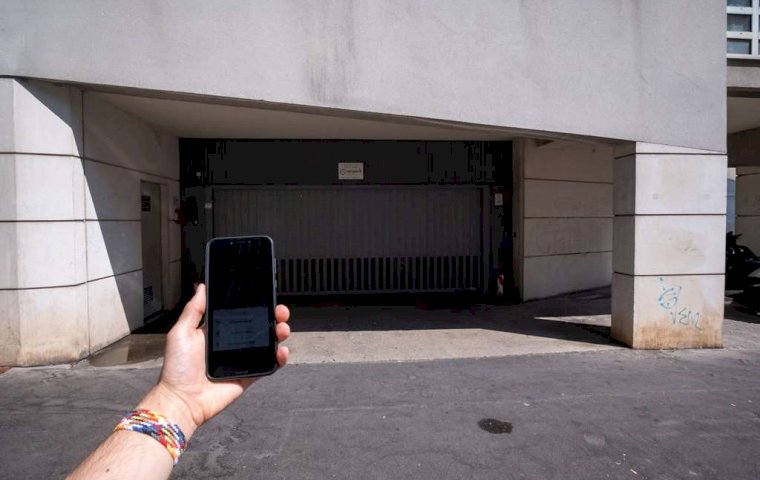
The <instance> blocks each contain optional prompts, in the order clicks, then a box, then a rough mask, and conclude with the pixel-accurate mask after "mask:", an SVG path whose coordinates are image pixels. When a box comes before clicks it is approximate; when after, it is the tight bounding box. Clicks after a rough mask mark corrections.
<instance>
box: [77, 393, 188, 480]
mask: <svg viewBox="0 0 760 480" xmlns="http://www.w3.org/2000/svg"><path fill="white" fill-rule="evenodd" d="M137 408H141V409H147V410H152V411H155V412H159V413H161V414H162V415H164V416H166V417H167V418H169V419H170V420H171V421H173V422H176V423H177V424H178V425H179V427H180V429H181V430H182V432H183V433H184V434H185V438H186V440H189V439H190V437H191V436H192V434H193V433H194V432H195V429H196V426H195V423H194V422H193V420H192V417H191V416H190V415H189V414H188V412H187V410H186V407H185V406H184V405H183V404H182V402H181V400H179V399H176V398H173V397H172V395H171V393H170V392H167V391H166V390H165V389H164V388H163V387H162V386H161V385H157V386H156V387H154V388H153V389H152V390H151V391H150V392H149V393H148V395H146V396H145V398H143V400H142V401H141V402H140V403H139V404H138V406H137ZM173 464H174V462H173V459H172V457H171V455H170V454H169V452H167V450H166V448H165V447H164V446H163V445H161V444H160V443H159V442H158V441H157V440H155V439H154V438H152V437H150V436H149V435H146V434H144V433H139V432H132V431H125V430H120V431H116V432H113V433H111V435H110V436H109V437H108V439H107V440H106V441H105V442H103V443H102V444H101V445H100V447H98V449H97V450H95V452H93V453H92V454H91V455H90V456H89V457H87V459H86V460H85V461H84V462H83V463H82V464H81V465H80V466H79V468H77V469H76V471H74V472H73V473H72V474H71V475H70V476H69V478H70V479H72V480H81V479H92V478H112V479H119V478H124V479H134V478H139V479H140V480H153V479H166V478H169V474H170V473H171V471H172V467H173Z"/></svg>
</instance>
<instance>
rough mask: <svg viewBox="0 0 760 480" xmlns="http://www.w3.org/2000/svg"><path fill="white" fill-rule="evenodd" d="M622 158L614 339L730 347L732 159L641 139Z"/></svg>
mask: <svg viewBox="0 0 760 480" xmlns="http://www.w3.org/2000/svg"><path fill="white" fill-rule="evenodd" d="M615 157H616V158H615V167H614V214H615V218H614V231H613V270H614V274H613V279H612V336H613V338H615V339H616V340H618V341H621V342H623V343H625V344H626V345H629V346H631V347H634V348H698V347H720V346H722V337H721V329H722V326H723V305H724V302H723V299H724V295H723V287H724V267H725V260H724V256H725V222H726V219H725V213H726V156H725V155H724V154H722V153H715V152H708V151H702V150H692V149H685V148H676V147H669V146H664V145H652V144H646V143H635V144H628V145H626V146H624V147H621V148H619V149H618V150H617V151H616V154H615Z"/></svg>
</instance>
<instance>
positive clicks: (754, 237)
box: [736, 167, 760, 255]
mask: <svg viewBox="0 0 760 480" xmlns="http://www.w3.org/2000/svg"><path fill="white" fill-rule="evenodd" d="M736 233H741V234H742V238H740V239H739V242H740V243H741V244H742V245H746V246H748V247H749V248H750V249H751V250H752V251H753V252H755V254H756V255H760V167H737V168H736Z"/></svg>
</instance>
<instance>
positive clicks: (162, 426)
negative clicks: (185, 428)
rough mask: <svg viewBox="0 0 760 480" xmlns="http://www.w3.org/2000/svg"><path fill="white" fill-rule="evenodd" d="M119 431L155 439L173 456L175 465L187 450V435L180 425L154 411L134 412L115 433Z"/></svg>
mask: <svg viewBox="0 0 760 480" xmlns="http://www.w3.org/2000/svg"><path fill="white" fill-rule="evenodd" d="M118 430H129V431H132V432H140V433H144V434H146V435H150V436H151V437H153V438H155V439H156V440H158V443H160V444H161V445H163V446H164V448H165V449H166V451H167V452H169V455H171V456H172V460H174V464H175V465H176V464H177V461H178V460H179V456H180V455H182V452H184V451H185V448H187V440H185V434H184V433H182V430H180V428H179V425H177V424H176V423H173V422H172V421H171V420H169V419H168V418H166V417H165V416H163V415H161V414H160V413H158V412H154V411H152V410H145V409H137V410H132V411H131V412H129V413H128V414H127V415H126V416H124V418H122V419H121V421H120V422H119V423H118V424H117V425H116V428H114V429H113V431H114V432H116V431H118Z"/></svg>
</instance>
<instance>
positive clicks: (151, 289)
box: [140, 182, 164, 317]
mask: <svg viewBox="0 0 760 480" xmlns="http://www.w3.org/2000/svg"><path fill="white" fill-rule="evenodd" d="M140 187H141V210H142V218H141V221H142V264H143V316H144V317H148V316H150V315H153V314H154V313H156V312H159V311H161V310H162V309H163V308H164V305H163V300H162V299H163V295H162V289H161V185H159V184H157V183H150V182H141V183H140Z"/></svg>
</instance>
